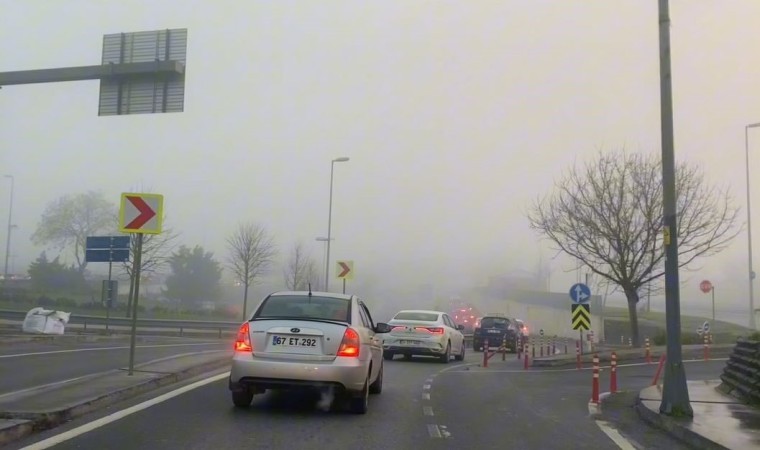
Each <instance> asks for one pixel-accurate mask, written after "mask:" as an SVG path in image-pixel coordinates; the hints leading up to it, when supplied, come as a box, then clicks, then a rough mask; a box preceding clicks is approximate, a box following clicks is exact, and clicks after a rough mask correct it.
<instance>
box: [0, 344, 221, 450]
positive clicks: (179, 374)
mask: <svg viewBox="0 0 760 450" xmlns="http://www.w3.org/2000/svg"><path fill="white" fill-rule="evenodd" d="M231 359H232V352H231V351H227V350H222V351H218V350H215V351H207V352H195V353H187V354H183V355H177V356H173V357H169V358H164V359H159V360H155V361H151V362H148V363H145V364H139V365H137V366H135V368H134V371H133V374H132V375H128V370H127V369H126V368H123V369H118V370H112V371H109V372H104V373H99V374H93V375H89V376H86V377H82V378H77V379H73V380H69V381H63V382H60V383H56V384H52V385H47V386H44V387H40V388H35V389H30V390H23V391H17V392H13V393H9V394H4V395H0V446H1V445H4V444H6V443H8V442H12V441H14V440H17V439H20V438H22V437H25V436H27V435H29V434H32V433H33V432H35V431H39V430H42V429H47V428H52V427H54V426H56V425H58V424H61V423H63V422H65V421H68V420H71V419H73V418H75V417H79V416H81V415H83V414H86V413H88V412H91V411H95V410H97V409H99V408H102V407H104V406H107V405H110V404H112V403H114V402H117V401H120V400H124V399H127V398H130V397H133V396H136V395H139V394H142V393H145V392H148V391H151V390H154V389H157V388H159V387H162V386H166V385H170V384H172V383H176V382H179V381H182V380H184V379H187V378H191V377H193V376H196V375H199V374H202V373H205V372H209V371H212V370H216V369H222V368H224V367H227V366H228V365H229V364H230V361H231Z"/></svg>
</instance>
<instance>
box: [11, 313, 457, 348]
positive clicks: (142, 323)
mask: <svg viewBox="0 0 760 450" xmlns="http://www.w3.org/2000/svg"><path fill="white" fill-rule="evenodd" d="M25 317H26V312H24V311H10V310H0V319H3V320H12V321H16V322H23V321H24V318H25ZM106 322H107V323H108V325H109V326H114V327H131V326H132V319H130V318H126V317H110V318H108V321H106V318H105V317H103V316H85V315H81V314H72V315H71V317H70V318H69V324H71V325H82V326H83V328H84V329H85V330H86V329H87V326H88V325H97V326H105V325H106ZM137 327H138V328H169V329H175V330H179V334H180V336H181V335H182V334H183V333H184V332H185V331H186V330H215V331H218V333H219V337H220V338H221V337H222V332H223V331H230V332H235V331H237V330H238V328H240V322H227V321H219V320H182V319H141V318H140V317H139V316H138V318H137ZM464 340H465V342H466V343H467V344H468V346H469V347H470V348H472V334H471V333H469V334H465V335H464Z"/></svg>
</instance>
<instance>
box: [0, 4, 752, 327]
mask: <svg viewBox="0 0 760 450" xmlns="http://www.w3.org/2000/svg"><path fill="white" fill-rule="evenodd" d="M670 3H671V19H672V29H671V39H672V67H673V90H674V108H675V111H674V125H675V151H676V157H677V159H679V160H681V161H688V162H690V163H694V164H698V165H700V166H701V167H702V168H703V169H704V170H705V172H706V174H707V177H708V179H709V180H710V182H712V183H716V184H719V185H721V186H725V187H728V188H729V189H730V190H731V192H732V193H733V194H734V199H735V203H736V204H737V205H738V206H740V207H741V208H742V216H743V217H745V216H744V215H745V214H746V209H745V205H746V199H745V193H744V189H745V180H744V171H745V160H744V156H745V153H744V127H745V125H747V124H750V123H753V122H758V121H760V84H758V80H760V53H759V52H757V51H755V50H753V49H754V48H755V47H756V45H755V47H753V45H752V44H753V43H754V44H756V43H758V42H760V28H758V27H757V17H760V2H757V1H756V0H735V1H732V2H718V1H702V2H693V1H687V0H674V1H671V2H670ZM0 9H1V10H2V11H3V14H2V19H0V20H2V23H1V24H0V55H2V56H3V57H2V58H0V71H2V72H6V71H15V70H27V69H41V68H52V67H65V66H79V65H93V64H99V63H100V57H101V44H102V36H103V35H104V34H111V33H118V32H133V31H145V30H158V29H166V28H187V29H188V57H187V61H188V62H187V76H186V98H185V110H184V112H182V113H172V114H163V115H161V114H154V115H134V116H122V117H98V116H97V106H98V102H97V99H98V82H96V81H84V82H69V83H55V84H37V85H24V86H7V87H4V88H3V89H2V90H0V114H1V116H0V139H1V142H2V143H3V145H2V147H0V167H1V168H2V170H1V171H2V173H3V174H11V175H13V177H14V182H15V192H14V204H13V225H16V227H15V228H13V232H12V240H11V252H10V260H11V272H13V273H23V272H24V271H25V270H26V268H27V267H28V265H29V263H30V262H31V261H33V260H34V259H35V258H36V257H37V256H38V255H39V254H40V252H41V251H43V250H45V249H44V248H41V247H36V246H34V245H33V244H32V242H31V240H30V236H31V235H32V233H33V232H34V230H35V228H36V226H37V224H38V222H39V219H40V216H41V214H42V212H43V210H44V208H45V206H46V205H47V204H48V203H49V202H51V201H53V200H55V199H56V198H58V197H59V196H61V195H63V194H67V193H71V194H76V193H80V192H85V191H88V190H97V191H101V192H103V193H104V194H105V195H106V197H107V198H111V199H113V202H114V204H117V203H118V200H119V195H120V193H122V192H127V191H131V190H132V189H133V188H134V187H135V186H150V188H151V191H153V192H156V193H160V194H163V195H164V196H165V204H164V206H165V214H166V226H170V227H172V228H173V229H174V230H176V231H178V232H179V233H180V234H181V236H180V241H181V243H183V244H186V245H189V246H194V245H201V246H203V247H204V248H205V249H206V250H209V251H212V252H214V254H215V255H216V257H217V258H218V259H219V260H224V258H225V257H226V249H225V237H226V236H227V235H229V234H230V233H231V232H232V231H233V229H234V228H235V226H236V225H237V224H238V223H240V222H242V221H253V222H255V223H258V224H261V225H263V226H265V227H266V228H267V229H268V230H269V231H270V232H271V233H272V234H273V235H274V236H275V238H276V242H277V246H278V248H279V250H280V261H279V262H278V263H277V264H275V265H274V266H272V268H271V270H270V273H269V275H268V276H267V277H266V279H264V280H262V281H263V283H262V284H261V285H259V286H257V287H256V289H255V290H254V294H255V295H264V293H266V292H268V291H270V290H275V289H281V288H283V287H284V280H283V266H284V265H285V261H286V259H287V256H288V253H289V252H290V250H291V249H292V247H293V245H294V244H295V243H296V242H299V241H300V242H302V243H303V244H304V245H305V247H306V248H307V249H308V251H309V253H310V255H311V257H313V258H314V259H315V260H316V261H318V262H321V261H323V260H324V244H323V243H322V242H317V241H316V240H315V239H316V238H317V237H322V236H326V235H327V222H328V202H329V187H330V169H331V161H332V160H333V159H334V158H337V157H341V156H345V157H349V158H350V160H349V161H348V162H342V163H335V165H334V169H335V170H334V186H333V196H332V200H333V204H332V229H331V232H332V236H333V237H334V239H335V240H334V241H333V242H332V244H331V265H332V264H334V262H335V261H336V260H352V261H354V264H355V278H354V280H352V281H350V282H348V285H347V290H348V291H351V292H357V293H359V294H361V295H365V296H367V297H368V298H372V299H373V300H372V301H373V303H375V304H376V305H377V308H378V309H379V310H381V311H382V314H384V315H387V314H391V313H392V311H393V310H395V309H396V308H400V307H410V306H417V305H424V304H425V302H426V301H427V299H425V298H424V297H426V296H433V297H440V298H449V297H451V296H464V297H466V296H468V293H469V292H472V290H474V289H476V288H477V287H480V286H483V285H484V284H486V283H487V282H488V280H489V278H491V277H501V276H527V277H538V278H542V279H546V281H547V283H548V284H549V285H550V288H551V290H553V291H556V292H563V291H566V290H567V289H568V288H569V286H570V285H571V284H572V283H573V282H575V281H576V280H579V279H581V277H582V276H583V273H584V271H581V272H577V271H575V270H574V269H575V261H573V260H570V259H568V258H565V257H563V256H561V255H560V256H556V255H557V253H556V251H554V250H552V249H551V246H550V245H549V244H548V243H547V242H545V241H542V240H541V239H540V237H539V236H537V235H536V234H535V233H534V232H533V231H531V230H530V229H529V227H528V221H527V219H526V217H525V212H526V209H527V207H528V205H529V204H530V202H532V201H533V200H535V199H536V198H538V197H540V196H543V195H546V194H549V193H550V192H551V191H552V188H553V185H554V182H555V180H557V179H558V178H560V177H561V175H562V173H563V171H564V170H566V169H568V168H570V167H571V166H572V165H573V164H574V163H575V162H583V161H586V160H588V159H589V158H593V157H594V156H595V155H596V154H597V152H598V151H599V150H614V149H620V148H626V149H628V150H629V151H637V152H646V153H649V152H655V153H657V152H659V151H660V114H659V72H658V70H659V66H658V64H659V59H658V58H659V53H658V52H659V50H658V18H657V4H656V2H654V1H651V2H642V1H640V0H618V1H614V2H612V1H609V0H596V1H593V0H584V1H576V2H568V1H560V0H557V1H487V0H482V1H477V2H453V1H432V0H431V1H425V0H420V1H402V0H383V1H363V2H355V1H350V0H346V1H311V2H303V1H280V0H278V1H269V2H239V1H208V0H206V1H200V0H199V1H184V0H183V1H180V0H162V1H161V2H148V1H129V0H121V1H118V2H117V1H95V0H89V1H87V0H67V1H65V2H19V1H10V0H2V1H0ZM750 150H751V153H752V157H751V164H750V170H751V171H752V172H757V173H760V164H759V163H760V129H758V130H755V131H754V132H753V131H750ZM753 179H756V178H753ZM0 181H2V183H1V184H0V223H4V222H3V221H4V220H6V217H7V214H8V210H9V195H8V194H9V187H10V186H9V184H10V183H9V182H8V181H9V180H8V179H2V180H0ZM751 192H752V196H753V197H754V198H756V199H760V183H757V182H756V183H755V184H754V185H753V186H752V191H751ZM742 222H745V220H744V219H742ZM0 236H2V237H3V239H4V238H5V236H7V235H6V230H4V229H3V231H2V232H0ZM48 252H49V254H50V255H54V254H56V252H55V251H53V250H52V249H48ZM62 258H63V259H64V260H66V261H69V262H71V261H73V258H72V256H71V254H68V253H65V252H64V253H63V254H62ZM320 264H321V263H320ZM94 266H95V265H94V264H92V265H90V266H89V270H91V271H95V272H97V271H100V270H103V269H104V268H103V267H102V266H103V265H102V264H101V265H100V266H101V267H94ZM539 268H541V273H542V274H543V275H540V276H539ZM333 270H334V269H333ZM549 274H550V275H549ZM227 276H228V277H229V272H227ZM681 279H682V281H683V286H682V291H681V292H682V300H683V306H682V308H683V309H684V312H685V313H688V312H689V311H695V312H698V313H699V312H702V313H704V312H705V311H707V310H709V299H708V296H707V295H705V294H702V293H701V292H700V291H699V289H698V285H699V282H700V281H701V280H702V279H709V280H711V281H712V282H713V284H715V286H716V295H717V300H718V301H719V317H720V316H721V314H723V315H724V317H726V318H728V317H729V316H731V317H732V318H733V317H735V315H736V314H739V316H738V317H739V319H738V320H739V321H740V323H744V322H745V321H746V319H745V318H742V316H741V314H744V316H745V317H746V311H747V293H748V287H747V286H748V283H747V240H746V233H741V234H740V235H739V236H738V237H737V238H736V239H735V240H734V242H733V244H732V245H731V246H730V247H729V248H728V249H727V250H725V251H724V252H723V253H721V254H720V255H718V256H715V257H711V258H709V259H704V260H699V261H698V262H697V264H696V265H695V266H694V267H692V270H691V271H689V272H684V273H683V274H682V276H681ZM331 287H332V288H333V289H338V287H339V285H338V281H337V280H332V281H331ZM621 299H622V297H621V296H615V297H614V298H613V300H612V302H613V303H614V302H619V303H620V304H622V300H621ZM652 304H653V306H654V307H659V306H661V305H662V304H663V301H662V299H661V298H659V297H657V298H654V299H653V300H652ZM381 305H382V306H381ZM429 306H432V305H429ZM389 311H390V312H389Z"/></svg>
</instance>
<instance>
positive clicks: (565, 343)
mask: <svg viewBox="0 0 760 450" xmlns="http://www.w3.org/2000/svg"><path fill="white" fill-rule="evenodd" d="M565 354H566V355H567V338H565Z"/></svg>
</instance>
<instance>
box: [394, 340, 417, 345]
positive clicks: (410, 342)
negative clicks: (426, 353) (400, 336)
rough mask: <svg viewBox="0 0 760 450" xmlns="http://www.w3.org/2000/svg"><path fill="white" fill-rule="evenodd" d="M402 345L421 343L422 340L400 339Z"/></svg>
mask: <svg viewBox="0 0 760 450" xmlns="http://www.w3.org/2000/svg"><path fill="white" fill-rule="evenodd" d="M399 343H400V344H401V345H416V344H419V343H420V341H399Z"/></svg>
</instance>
